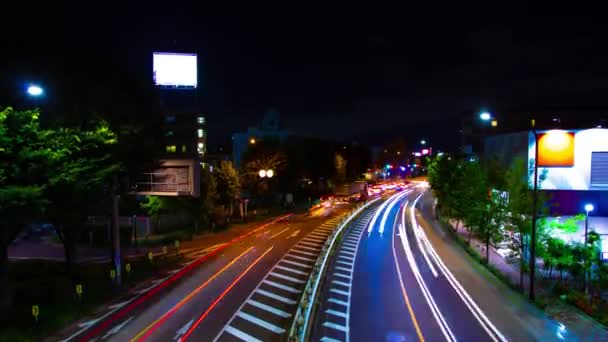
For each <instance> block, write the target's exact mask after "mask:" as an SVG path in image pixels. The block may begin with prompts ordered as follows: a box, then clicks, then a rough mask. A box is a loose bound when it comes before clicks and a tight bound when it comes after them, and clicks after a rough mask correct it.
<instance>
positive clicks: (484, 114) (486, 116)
mask: <svg viewBox="0 0 608 342" xmlns="http://www.w3.org/2000/svg"><path fill="white" fill-rule="evenodd" d="M479 118H480V119H481V120H483V121H490V120H491V119H492V114H490V113H488V112H482V113H480V114H479Z"/></svg>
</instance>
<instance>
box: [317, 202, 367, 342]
mask: <svg viewBox="0 0 608 342" xmlns="http://www.w3.org/2000/svg"><path fill="white" fill-rule="evenodd" d="M371 216H372V211H369V212H367V213H365V214H364V216H363V217H362V218H361V219H359V220H357V221H355V222H354V223H353V226H352V228H350V229H349V230H348V231H347V233H346V234H345V238H344V240H343V241H342V242H341V244H340V246H339V247H338V248H337V249H336V252H337V253H336V256H337V257H336V258H335V259H334V261H333V263H332V264H331V265H330V268H329V269H328V271H327V281H326V285H325V286H326V288H327V292H326V293H325V298H326V300H325V302H324V303H322V304H321V311H320V314H321V319H320V322H322V323H321V327H322V329H321V334H320V335H319V336H321V338H320V340H321V341H328V342H341V341H348V330H349V317H350V299H351V291H352V284H353V272H354V268H355V256H356V254H357V249H358V247H359V241H360V238H361V235H362V234H363V232H364V231H365V227H366V226H367V223H368V222H369V221H370V219H371Z"/></svg>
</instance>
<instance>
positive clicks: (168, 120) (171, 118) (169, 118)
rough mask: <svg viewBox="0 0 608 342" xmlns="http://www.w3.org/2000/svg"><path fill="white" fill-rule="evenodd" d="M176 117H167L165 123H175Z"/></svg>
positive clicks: (169, 115) (168, 115)
mask: <svg viewBox="0 0 608 342" xmlns="http://www.w3.org/2000/svg"><path fill="white" fill-rule="evenodd" d="M174 122H175V115H171V114H167V115H165V123H174Z"/></svg>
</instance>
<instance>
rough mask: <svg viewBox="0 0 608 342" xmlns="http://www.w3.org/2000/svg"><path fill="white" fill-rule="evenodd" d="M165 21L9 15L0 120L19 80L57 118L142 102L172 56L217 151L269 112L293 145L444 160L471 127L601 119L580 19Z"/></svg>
mask: <svg viewBox="0 0 608 342" xmlns="http://www.w3.org/2000/svg"><path fill="white" fill-rule="evenodd" d="M172 5H173V3H172V2H159V3H157V4H153V2H146V3H145V5H137V6H136V5H124V4H121V6H118V7H113V8H98V7H99V6H100V5H99V3H96V4H95V5H94V6H89V5H87V6H86V7H85V5H82V4H81V5H78V6H80V8H79V7H77V6H67V5H66V6H63V7H57V5H56V4H55V3H53V2H45V3H43V4H38V5H37V6H33V5H30V6H28V8H27V9H23V8H22V9H15V10H14V11H9V12H5V13H4V18H22V20H15V21H14V22H11V20H13V19H4V20H3V22H2V24H0V25H2V31H3V34H2V35H3V36H2V38H1V39H2V40H5V39H7V41H5V42H4V43H3V44H2V46H3V47H5V48H3V49H2V50H3V51H2V57H1V58H3V59H6V60H5V61H3V62H2V63H1V69H0V70H1V72H2V80H1V81H2V88H1V91H2V93H0V104H3V105H6V104H7V103H6V102H10V101H16V99H18V97H17V96H18V95H17V94H19V90H21V89H22V87H23V86H24V84H25V83H26V82H28V80H30V79H31V80H34V81H39V82H41V83H43V84H44V85H45V86H46V87H47V88H48V96H49V97H50V96H51V95H54V96H57V97H59V98H61V101H63V102H65V101H68V100H67V99H70V98H74V97H76V98H81V97H82V98H85V97H86V98H94V96H93V95H90V94H89V95H87V94H85V93H86V89H87V88H88V87H87V86H88V85H90V84H91V85H93V86H92V88H91V89H94V86H95V85H96V84H103V85H104V86H109V87H112V88H115V90H116V91H117V92H122V93H126V94H130V92H131V91H132V89H138V90H137V91H134V94H137V95H134V96H143V95H141V94H145V92H146V91H148V90H149V89H150V86H151V85H150V84H151V82H152V81H151V65H150V64H151V53H152V51H172V50H176V51H183V52H196V53H197V54H198V55H199V90H198V91H199V95H200V98H201V108H202V109H203V111H204V112H206V115H207V117H208V123H209V137H210V142H211V144H212V145H213V144H219V143H224V142H227V141H229V140H228V139H229V136H230V133H232V132H234V131H239V130H244V129H246V127H247V126H249V125H253V124H256V123H257V122H258V121H259V120H260V119H261V117H262V115H263V113H264V112H265V111H266V110H267V109H268V108H271V107H274V108H277V109H278V110H279V111H280V112H281V115H282V120H283V125H284V126H285V128H286V129H288V130H290V131H293V132H295V133H298V134H302V135H310V136H318V137H322V138H331V139H344V140H357V141H361V142H365V143H382V142H383V141H385V140H386V139H388V138H390V137H392V136H397V135H403V136H406V137H408V138H411V139H412V140H413V139H419V138H422V137H425V138H427V140H430V141H436V142H437V143H438V144H442V145H447V144H451V143H454V144H456V143H457V142H458V140H457V131H458V126H457V122H458V121H457V119H456V118H457V117H458V116H459V115H462V114H463V113H464V112H466V111H471V112H473V111H477V110H480V109H488V110H493V111H505V110H510V109H514V108H517V109H520V108H527V107H530V108H532V107H534V108H538V107H559V106H569V107H577V106H580V107H589V106H600V107H601V106H605V107H608V106H606V105H608V96H606V94H608V92H607V90H608V64H607V61H608V58H607V57H608V42H607V39H606V37H607V35H606V33H607V30H606V25H605V18H603V17H602V16H601V13H602V12H601V11H599V10H594V9H591V8H589V9H583V10H575V9H573V8H571V7H565V8H556V7H555V5H552V6H551V7H542V8H540V7H539V8H531V7H514V6H513V5H512V4H510V6H509V7H504V8H490V7H481V6H479V5H476V6H475V7H470V8H464V7H461V6H458V7H445V6H443V5H440V4H434V5H433V6H431V7H427V8H419V7H413V6H407V7H395V8H389V7H382V8H352V7H351V6H352V4H351V5H348V6H347V5H345V6H344V7H341V8H328V7H326V6H322V7H314V6H312V4H304V3H298V4H295V3H294V5H293V6H292V7H265V8H263V7H261V6H260V7H250V8H243V7H241V6H239V5H236V4H235V5H234V6H233V7H232V8H230V9H217V8H214V9H210V8H199V7H188V6H186V5H181V6H179V7H177V9H175V8H170V6H172ZM571 5H573V4H571ZM319 6H320V5H319ZM9 13H12V14H13V15H10V14H9ZM83 92H84V93H83Z"/></svg>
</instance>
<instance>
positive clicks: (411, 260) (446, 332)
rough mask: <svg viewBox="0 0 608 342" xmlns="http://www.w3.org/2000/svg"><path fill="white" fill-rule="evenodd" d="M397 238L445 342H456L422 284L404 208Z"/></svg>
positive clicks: (433, 300) (429, 293) (424, 284)
mask: <svg viewBox="0 0 608 342" xmlns="http://www.w3.org/2000/svg"><path fill="white" fill-rule="evenodd" d="M414 203H415V202H414ZM399 237H400V238H401V245H402V247H403V251H404V252H405V255H406V258H407V261H408V263H409V265H410V268H411V269H412V273H414V278H415V279H416V282H417V283H418V286H419V287H420V290H421V292H422V295H423V296H424V299H425V300H426V302H427V304H428V305H429V308H430V309H431V313H432V314H433V317H434V318H435V321H436V322H437V325H438V326H439V328H440V329H441V332H442V333H443V336H445V339H446V340H447V341H453V342H454V341H456V337H454V334H453V333H452V330H451V329H450V327H449V326H448V324H447V322H446V321H445V318H443V315H442V314H441V311H440V310H439V308H438V307H437V304H436V303H435V299H434V298H433V295H431V292H430V291H429V289H428V287H427V286H426V283H425V282H424V279H423V278H422V275H421V274H420V270H419V269H418V266H417V265H416V261H415V260H414V256H413V252H412V250H411V249H410V245H409V242H408V239H407V233H406V231H405V208H404V210H402V211H401V224H400V225H399Z"/></svg>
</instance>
